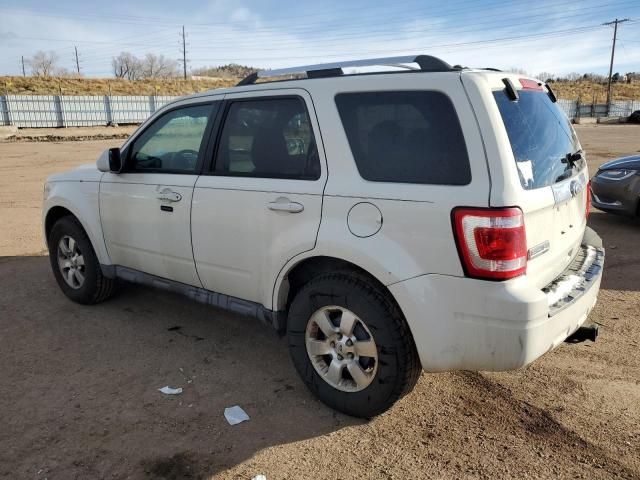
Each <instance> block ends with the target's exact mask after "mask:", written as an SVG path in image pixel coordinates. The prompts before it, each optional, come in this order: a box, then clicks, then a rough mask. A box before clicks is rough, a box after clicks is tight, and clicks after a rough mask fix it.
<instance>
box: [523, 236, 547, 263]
mask: <svg viewBox="0 0 640 480" xmlns="http://www.w3.org/2000/svg"><path fill="white" fill-rule="evenodd" d="M548 251H549V240H545V241H544V242H542V243H539V244H538V245H536V246H534V247H531V248H530V249H529V250H528V251H527V257H528V258H529V260H532V259H534V258H536V257H539V256H540V255H542V254H543V253H546V252H548Z"/></svg>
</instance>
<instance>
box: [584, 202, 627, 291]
mask: <svg viewBox="0 0 640 480" xmlns="http://www.w3.org/2000/svg"><path fill="white" fill-rule="evenodd" d="M588 223H589V226H590V227H591V228H593V229H594V230H595V231H596V232H597V233H598V235H600V237H601V238H602V242H603V245H604V247H605V250H606V259H605V263H604V274H603V277H602V286H601V287H602V288H603V289H606V290H626V291H640V249H639V248H638V246H639V244H640V220H639V219H633V218H627V217H621V216H619V215H613V214H610V213H605V212H601V211H600V210H593V211H592V212H591V214H590V215H589V222H588Z"/></svg>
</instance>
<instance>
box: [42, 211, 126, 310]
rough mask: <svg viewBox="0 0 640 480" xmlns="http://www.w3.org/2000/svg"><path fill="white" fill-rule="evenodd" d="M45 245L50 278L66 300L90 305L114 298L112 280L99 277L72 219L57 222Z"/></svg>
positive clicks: (87, 244)
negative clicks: (52, 277)
mask: <svg viewBox="0 0 640 480" xmlns="http://www.w3.org/2000/svg"><path fill="white" fill-rule="evenodd" d="M47 243H48V245H49V260H50V262H51V269H52V270H53V275H54V276H55V278H56V281H57V282H58V285H59V286H60V288H61V289H62V291H63V292H64V294H65V295H66V296H67V297H69V298H70V299H71V300H73V301H74V302H78V303H83V304H93V303H98V302H102V301H104V300H106V299H107V298H109V297H111V296H112V295H113V293H114V291H115V286H116V283H115V280H114V279H110V278H106V277H105V276H104V275H103V274H102V269H101V268H100V263H99V262H98V258H97V256H96V254H95V251H94V250H93V247H92V246H91V242H90V240H89V237H88V236H87V234H86V232H85V231H84V229H83V228H82V226H81V225H80V223H79V222H78V221H77V220H76V219H75V218H73V217H71V216H67V217H63V218H61V219H60V220H58V221H57V222H56V223H55V224H54V225H53V227H52V228H51V232H50V234H49V238H48V242H47Z"/></svg>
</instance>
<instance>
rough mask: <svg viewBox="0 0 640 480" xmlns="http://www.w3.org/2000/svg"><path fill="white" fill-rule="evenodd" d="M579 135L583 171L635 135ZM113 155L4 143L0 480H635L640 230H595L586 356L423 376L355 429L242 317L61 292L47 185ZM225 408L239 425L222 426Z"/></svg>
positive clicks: (577, 349) (282, 345) (638, 130)
mask: <svg viewBox="0 0 640 480" xmlns="http://www.w3.org/2000/svg"><path fill="white" fill-rule="evenodd" d="M578 134H579V136H580V138H581V140H582V142H583V146H584V147H585V149H586V152H587V155H588V158H589V163H590V168H591V172H592V173H594V172H595V170H596V167H597V165H598V164H599V163H602V162H603V161H605V160H607V159H610V158H612V157H615V156H618V155H623V154H631V153H635V152H638V151H640V127H638V126H631V125H612V126H606V125H598V126H579V127H578ZM118 143H119V141H117V140H115V141H114V140H112V141H87V142H60V143H28V142H16V143H0V220H1V225H2V228H1V229H0V366H1V367H2V370H1V371H2V382H1V383H0V412H1V413H0V477H3V478H11V479H18V478H20V479H22V478H25V479H44V478H48V479H75V478H78V479H96V478H132V479H139V478H140V479H142V478H158V479H181V478H210V477H213V478H224V479H227V478H233V479H236V478H237V479H250V478H251V477H252V476H254V475H257V474H265V475H266V476H267V478H268V479H269V480H272V479H280V478H314V479H322V478H341V479H366V478H396V479H406V478H426V477H430V478H496V477H503V478H504V477H511V478H559V477H562V478H569V477H570V478H589V479H591V478H639V479H640V325H639V324H638V317H637V315H638V311H639V310H640V308H639V307H640V250H639V249H638V240H639V239H640V222H637V221H632V220H627V219H624V218H618V217H615V216H610V215H606V214H604V213H601V212H597V211H594V212H592V214H591V216H590V217H589V223H590V225H591V226H592V227H593V228H595V229H596V230H597V231H598V232H599V234H600V235H601V236H602V238H603V239H604V243H605V246H606V248H607V260H606V265H605V273H604V279H603V283H602V291H601V293H600V297H599V301H598V304H597V306H596V308H595V309H594V311H593V313H592V314H591V320H592V321H595V322H598V323H600V324H601V334H600V338H599V339H598V341H597V342H596V343H590V342H586V343H582V344H577V345H568V344H565V345H562V346H560V347H559V348H558V349H556V350H555V351H553V352H551V353H549V354H547V355H545V356H543V357H542V358H541V359H539V360H537V361H536V362H534V363H533V364H532V365H530V366H528V367H527V368H524V369H521V370H518V371H515V372H509V373H492V374H489V373H470V372H460V373H449V374H437V375H433V374H423V375H422V377H421V378H420V381H419V383H418V385H417V387H416V389H415V390H414V391H413V393H411V394H410V395H408V396H407V397H405V398H404V399H403V400H401V401H400V402H399V403H398V404H397V405H396V406H395V407H394V408H393V409H391V410H390V411H389V412H387V413H386V414H384V415H381V416H380V417H377V418H375V419H373V420H371V421H368V422H365V421H360V420H354V419H352V418H349V417H346V416H344V415H341V414H338V413H336V412H334V411H332V410H330V409H329V408H327V407H325V406H324V405H323V404H321V403H320V402H318V401H317V400H316V399H315V398H314V397H313V396H312V395H311V394H310V393H309V392H308V391H307V390H306V389H305V387H304V386H303V384H302V382H301V381H300V380H299V379H298V377H297V375H296V373H295V371H294V369H293V367H292V365H291V362H290V360H289V357H288V352H287V348H286V342H285V340H284V339H280V338H278V337H277V336H276V335H275V334H274V333H272V332H271V331H270V330H269V329H267V328H266V327H263V326H261V325H259V324H258V323H257V322H255V321H254V320H251V319H248V318H242V317H239V316H235V315H230V314H227V313H224V312H221V311H218V310H215V309H212V308H210V307H207V306H204V305H200V304H196V303H191V302H189V301H188V300H186V299H184V298H182V297H178V296H173V295H167V294H165V293H160V292H158V291H154V290H149V289H145V288H141V287H135V286H128V285H127V286H125V287H124V288H123V290H122V291H121V293H120V294H119V295H118V296H117V297H115V298H114V299H113V300H111V301H109V302H106V303H104V304H101V305H98V306H93V307H84V306H81V305H77V304H74V303H72V302H70V301H69V300H67V299H66V298H65V297H64V296H63V295H62V293H61V291H60V290H59V289H58V287H57V285H56V283H55V281H54V279H53V276H52V274H51V272H50V268H49V264H48V259H47V258H46V257H44V256H43V254H44V245H43V241H42V238H41V233H40V201H41V195H42V184H43V181H44V179H45V178H46V176H47V175H49V174H51V173H53V172H60V171H63V170H65V169H68V168H70V167H73V166H76V165H78V164H81V163H87V162H91V161H93V160H94V159H95V157H96V156H97V154H98V153H99V152H100V151H101V150H102V149H104V148H106V147H108V146H113V145H117V144H118ZM165 385H170V386H172V387H183V388H184V393H183V394H182V395H179V396H173V397H170V396H163V395H162V394H161V393H160V392H158V388H160V387H163V386H165ZM236 404H238V405H240V406H242V407H243V408H244V409H245V410H246V411H247V413H248V414H249V415H250V417H251V420H250V421H249V422H245V423H243V424H240V425H237V426H234V427H231V426H229V425H228V424H227V423H226V421H225V419H224V417H223V410H224V408H225V407H228V406H232V405H236Z"/></svg>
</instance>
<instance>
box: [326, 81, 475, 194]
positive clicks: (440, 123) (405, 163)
mask: <svg viewBox="0 0 640 480" xmlns="http://www.w3.org/2000/svg"><path fill="white" fill-rule="evenodd" d="M336 105H337V107H338V112H339V113H340V118H341V119H342V124H343V126H344V130H345V133H346V135H347V139H348V140H349V146H350V147H351V152H352V154H353V157H354V160H355V162H356V166H357V167H358V171H359V172H360V175H361V176H362V178H364V179H365V180H370V181H373V182H399V183H420V184H434V185H467V184H468V183H469V182H470V181H471V167H470V165H469V157H468V155H467V147H466V144H465V141H464V136H463V134H462V128H461V127H460V122H459V120H458V116H457V114H456V111H455V108H454V107H453V104H452V103H451V100H450V99H449V97H447V96H446V95H445V94H443V93H441V92H434V91H395V92H358V93H341V94H338V95H337V96H336Z"/></svg>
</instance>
